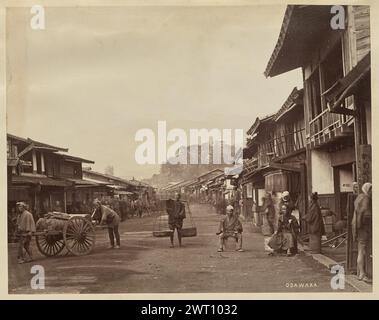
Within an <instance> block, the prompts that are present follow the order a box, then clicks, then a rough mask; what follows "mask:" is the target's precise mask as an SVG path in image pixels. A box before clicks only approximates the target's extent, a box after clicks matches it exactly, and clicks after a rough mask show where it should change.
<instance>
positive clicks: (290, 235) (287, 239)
mask: <svg viewBox="0 0 379 320" xmlns="http://www.w3.org/2000/svg"><path fill="white" fill-rule="evenodd" d="M299 230H300V226H299V223H298V222H297V219H296V217H295V216H293V215H292V214H289V215H280V217H279V221H278V232H277V233H275V234H274V235H273V236H272V237H271V239H270V241H269V244H268V245H269V246H270V247H271V248H272V249H274V250H275V251H283V250H284V251H287V250H291V253H297V236H298V234H299Z"/></svg>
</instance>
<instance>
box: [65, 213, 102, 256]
mask: <svg viewBox="0 0 379 320" xmlns="http://www.w3.org/2000/svg"><path fill="white" fill-rule="evenodd" d="M63 240H64V244H65V245H66V248H67V250H68V251H69V252H70V253H72V254H73V255H75V256H82V255H85V254H88V253H90V252H91V251H92V249H93V247H94V245H95V229H94V227H93V226H92V223H91V222H90V221H89V220H87V219H85V218H83V217H71V218H70V219H69V220H68V221H67V222H66V224H65V226H64V228H63Z"/></svg>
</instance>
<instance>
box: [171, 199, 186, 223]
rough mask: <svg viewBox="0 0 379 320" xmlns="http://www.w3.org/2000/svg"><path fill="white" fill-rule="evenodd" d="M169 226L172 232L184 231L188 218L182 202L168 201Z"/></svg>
mask: <svg viewBox="0 0 379 320" xmlns="http://www.w3.org/2000/svg"><path fill="white" fill-rule="evenodd" d="M166 207H167V214H168V226H169V228H170V230H174V229H175V228H176V229H179V230H180V229H182V228H183V220H184V219H185V218H186V210H185V207H184V204H183V203H182V202H181V201H174V200H167V203H166Z"/></svg>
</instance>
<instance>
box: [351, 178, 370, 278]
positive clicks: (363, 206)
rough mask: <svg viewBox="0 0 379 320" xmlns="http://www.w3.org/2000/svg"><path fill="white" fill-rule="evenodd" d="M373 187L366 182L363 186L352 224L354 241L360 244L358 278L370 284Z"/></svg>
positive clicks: (357, 200)
mask: <svg viewBox="0 0 379 320" xmlns="http://www.w3.org/2000/svg"><path fill="white" fill-rule="evenodd" d="M371 189H372V185H371V183H369V182H366V183H365V184H364V185H363V186H362V191H363V193H361V194H359V195H358V197H357V199H355V201H354V216H353V220H352V223H351V226H352V231H353V240H354V241H357V242H358V257H357V276H358V280H361V281H365V282H368V283H370V282H371V280H370V279H369V278H368V277H367V275H366V267H367V266H366V263H365V260H366V255H367V246H368V243H369V241H370V239H371V236H372V202H371V201H372V200H371Z"/></svg>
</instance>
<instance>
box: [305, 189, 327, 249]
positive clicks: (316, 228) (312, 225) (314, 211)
mask: <svg viewBox="0 0 379 320" xmlns="http://www.w3.org/2000/svg"><path fill="white" fill-rule="evenodd" d="M304 220H305V221H306V222H307V224H308V230H309V246H310V248H311V251H312V253H321V237H322V236H323V235H324V234H325V226H324V220H323V218H322V214H321V209H320V206H319V204H318V194H317V192H314V193H312V196H311V203H310V205H309V210H308V213H307V214H306V215H305V216H304Z"/></svg>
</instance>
